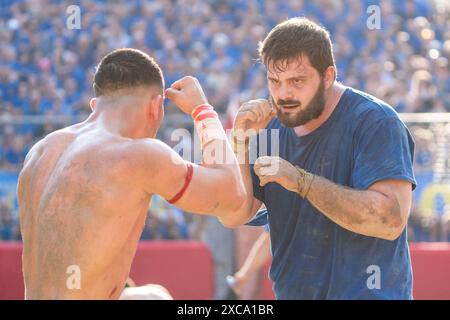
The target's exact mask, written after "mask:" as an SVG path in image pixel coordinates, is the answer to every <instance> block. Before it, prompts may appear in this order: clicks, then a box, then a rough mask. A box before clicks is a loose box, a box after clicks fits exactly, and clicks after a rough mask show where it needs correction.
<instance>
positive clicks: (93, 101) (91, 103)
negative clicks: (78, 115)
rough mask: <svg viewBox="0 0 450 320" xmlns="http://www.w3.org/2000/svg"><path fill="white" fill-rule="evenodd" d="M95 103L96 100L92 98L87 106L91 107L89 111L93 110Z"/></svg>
mask: <svg viewBox="0 0 450 320" xmlns="http://www.w3.org/2000/svg"><path fill="white" fill-rule="evenodd" d="M96 101H97V98H92V99H91V100H90V101H89V106H90V107H91V110H92V111H94V110H95V103H96Z"/></svg>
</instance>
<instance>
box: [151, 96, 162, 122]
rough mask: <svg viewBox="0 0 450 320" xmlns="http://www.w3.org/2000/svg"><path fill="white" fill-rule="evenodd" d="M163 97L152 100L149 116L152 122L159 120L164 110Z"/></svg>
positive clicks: (155, 97)
mask: <svg viewBox="0 0 450 320" xmlns="http://www.w3.org/2000/svg"><path fill="white" fill-rule="evenodd" d="M162 103H163V96H162V95H160V94H159V95H157V96H154V97H153V98H152V99H151V100H150V108H149V116H150V119H151V120H158V119H159V118H160V113H161V109H162Z"/></svg>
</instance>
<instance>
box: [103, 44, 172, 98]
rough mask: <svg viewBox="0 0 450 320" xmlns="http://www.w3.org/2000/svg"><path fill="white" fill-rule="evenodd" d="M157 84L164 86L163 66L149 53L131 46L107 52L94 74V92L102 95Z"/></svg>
mask: <svg viewBox="0 0 450 320" xmlns="http://www.w3.org/2000/svg"><path fill="white" fill-rule="evenodd" d="M141 85H143V86H151V85H155V86H157V87H160V88H161V91H162V90H163V88H164V77H163V74H162V71H161V68H160V67H159V66H158V64H157V63H156V61H155V60H154V59H153V58H152V57H150V56H149V55H148V54H146V53H144V52H142V51H140V50H137V49H131V48H123V49H117V50H114V51H112V52H110V53H109V54H107V55H106V56H105V57H103V59H102V60H101V61H100V63H99V64H98V66H97V71H96V72H95V75H94V93H95V95H96V96H102V95H105V94H108V93H111V92H114V91H115V90H120V89H126V88H133V87H136V86H141Z"/></svg>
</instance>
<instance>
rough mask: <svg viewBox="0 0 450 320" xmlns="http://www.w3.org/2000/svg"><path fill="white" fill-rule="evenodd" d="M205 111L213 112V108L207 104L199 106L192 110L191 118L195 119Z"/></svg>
mask: <svg viewBox="0 0 450 320" xmlns="http://www.w3.org/2000/svg"><path fill="white" fill-rule="evenodd" d="M205 110H213V107H212V106H211V105H209V104H201V105H199V106H197V107H195V109H194V110H192V118H194V119H195V118H197V116H198V115H199V113H200V112H202V111H205Z"/></svg>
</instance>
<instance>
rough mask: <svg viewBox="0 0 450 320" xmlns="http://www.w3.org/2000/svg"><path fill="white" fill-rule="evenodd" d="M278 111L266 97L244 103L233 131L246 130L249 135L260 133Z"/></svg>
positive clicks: (235, 120)
mask: <svg viewBox="0 0 450 320" xmlns="http://www.w3.org/2000/svg"><path fill="white" fill-rule="evenodd" d="M275 114H276V111H275V110H274V109H273V108H272V106H271V105H270V103H269V101H268V100H266V99H257V100H250V101H248V102H246V103H244V104H243V105H242V106H241V107H240V108H239V111H238V113H237V115H236V118H235V119H234V125H233V131H234V132H235V133H237V132H241V133H242V132H246V133H247V136H250V135H256V134H258V132H259V130H261V129H264V128H265V127H266V126H267V124H268V123H269V122H270V120H271V119H272V118H273V117H274V115H275Z"/></svg>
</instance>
